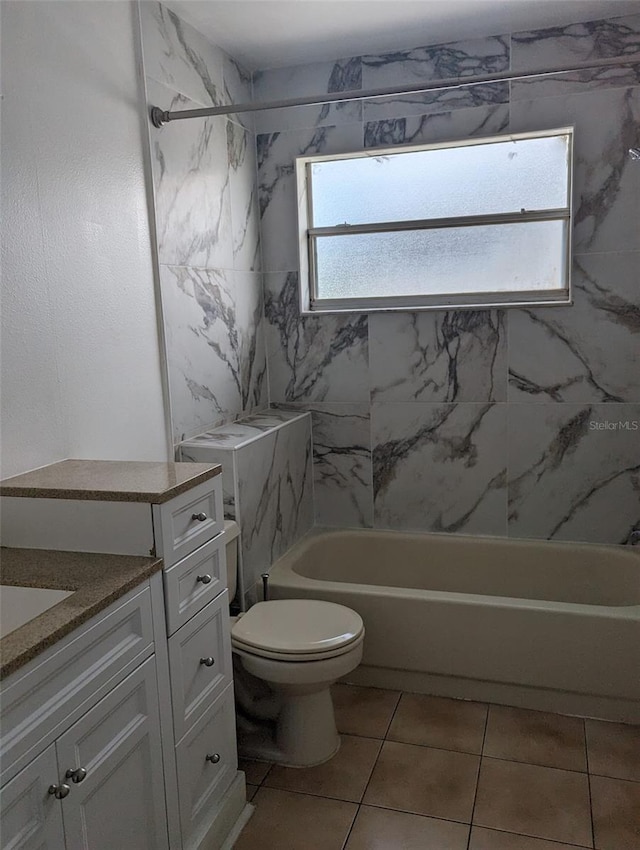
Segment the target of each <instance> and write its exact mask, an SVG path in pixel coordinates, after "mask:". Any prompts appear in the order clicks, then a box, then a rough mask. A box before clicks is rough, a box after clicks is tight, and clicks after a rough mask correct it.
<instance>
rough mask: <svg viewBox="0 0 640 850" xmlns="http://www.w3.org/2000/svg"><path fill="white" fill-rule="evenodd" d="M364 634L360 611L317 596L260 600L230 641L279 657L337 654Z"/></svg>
mask: <svg viewBox="0 0 640 850" xmlns="http://www.w3.org/2000/svg"><path fill="white" fill-rule="evenodd" d="M363 638H364V624H363V622H362V618H361V617H360V615H359V614H357V613H356V612H355V611H352V610H351V609H350V608H346V607H345V606H344V605H336V604H335V603H334V602H324V601H320V600H316V599H276V600H272V601H269V602H258V603H257V604H256V605H254V606H253V607H252V608H250V609H249V611H247V613H246V614H244V615H243V616H242V617H240V618H239V619H238V620H237V621H236V622H235V623H234V625H233V627H232V629H231V642H232V645H233V648H234V649H236V650H237V651H238V652H240V653H242V652H244V653H247V654H248V655H258V656H261V657H263V658H272V659H274V660H280V661H296V662H299V661H319V660H322V659H325V658H335V657H337V656H339V655H343V654H345V653H347V652H350V651H351V650H352V649H354V648H355V647H356V646H357V645H358V644H359V643H361V642H362V640H363Z"/></svg>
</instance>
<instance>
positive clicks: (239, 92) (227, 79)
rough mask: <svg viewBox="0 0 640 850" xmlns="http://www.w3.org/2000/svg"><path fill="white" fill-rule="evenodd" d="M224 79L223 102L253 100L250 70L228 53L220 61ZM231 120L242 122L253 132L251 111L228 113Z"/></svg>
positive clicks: (247, 101) (234, 102) (253, 123)
mask: <svg viewBox="0 0 640 850" xmlns="http://www.w3.org/2000/svg"><path fill="white" fill-rule="evenodd" d="M222 74H223V79H224V99H225V103H229V104H231V103H233V104H236V103H249V102H250V101H252V100H253V83H252V80H251V72H250V71H248V70H247V69H246V68H244V67H243V66H242V65H241V64H240V62H237V61H236V60H235V59H234V58H233V57H232V56H229V54H228V53H225V54H224V59H223V63H222ZM229 118H231V119H232V120H233V121H236V122H237V123H240V124H243V125H244V126H245V127H246V128H247V129H248V130H250V131H251V132H255V122H254V113H253V112H237V113H232V114H231V115H229Z"/></svg>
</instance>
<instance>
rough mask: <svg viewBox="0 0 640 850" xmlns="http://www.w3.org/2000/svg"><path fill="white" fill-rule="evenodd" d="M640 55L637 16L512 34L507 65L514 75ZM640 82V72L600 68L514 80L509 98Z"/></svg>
mask: <svg viewBox="0 0 640 850" xmlns="http://www.w3.org/2000/svg"><path fill="white" fill-rule="evenodd" d="M638 52H640V14H638V15H628V16H626V17H622V18H611V19H608V20H600V21H589V22H587V23H582V24H570V25H569V26H565V27H551V28H549V29H543V30H533V31H531V32H519V33H514V34H513V35H512V36H511V54H512V55H511V66H512V68H513V70H514V71H526V70H531V69H535V68H553V67H566V66H568V65H573V64H577V63H579V62H589V61H596V60H598V59H608V58H609V57H613V56H628V55H633V54H634V53H638ZM639 83H640V68H638V67H637V66H636V67H635V68H634V67H626V68H602V69H600V70H595V71H579V72H574V73H571V74H562V75H558V76H553V77H545V78H541V79H531V80H514V81H513V83H512V85H511V99H512V100H523V99H526V100H529V99H530V98H533V97H551V96H557V95H562V94H571V93H579V92H584V91H592V90H594V89H600V88H620V87H626V86H630V85H638V84H639Z"/></svg>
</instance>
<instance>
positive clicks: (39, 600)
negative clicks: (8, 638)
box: [0, 584, 73, 638]
mask: <svg viewBox="0 0 640 850" xmlns="http://www.w3.org/2000/svg"><path fill="white" fill-rule="evenodd" d="M72 593H73V591H69V590H45V589H42V588H40V587H12V586H10V585H8V584H3V585H0V638H3V637H4V636H5V635H8V634H9V632H13V631H14V630H15V629H18V628H20V626H24V624H25V623H28V622H29V620H33V619H34V617H37V616H38V615H39V614H42V613H43V612H44V611H46V610H47V609H49V608H53V606H54V605H57V604H58V602H61V601H62V600H63V599H66V598H67V596H71V594H72Z"/></svg>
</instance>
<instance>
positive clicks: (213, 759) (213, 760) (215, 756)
mask: <svg viewBox="0 0 640 850" xmlns="http://www.w3.org/2000/svg"><path fill="white" fill-rule="evenodd" d="M205 761H210V762H211V764H218V762H219V761H220V754H219V753H214V754H213V755H207V757H206V759H205ZM67 793H69V792H67Z"/></svg>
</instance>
